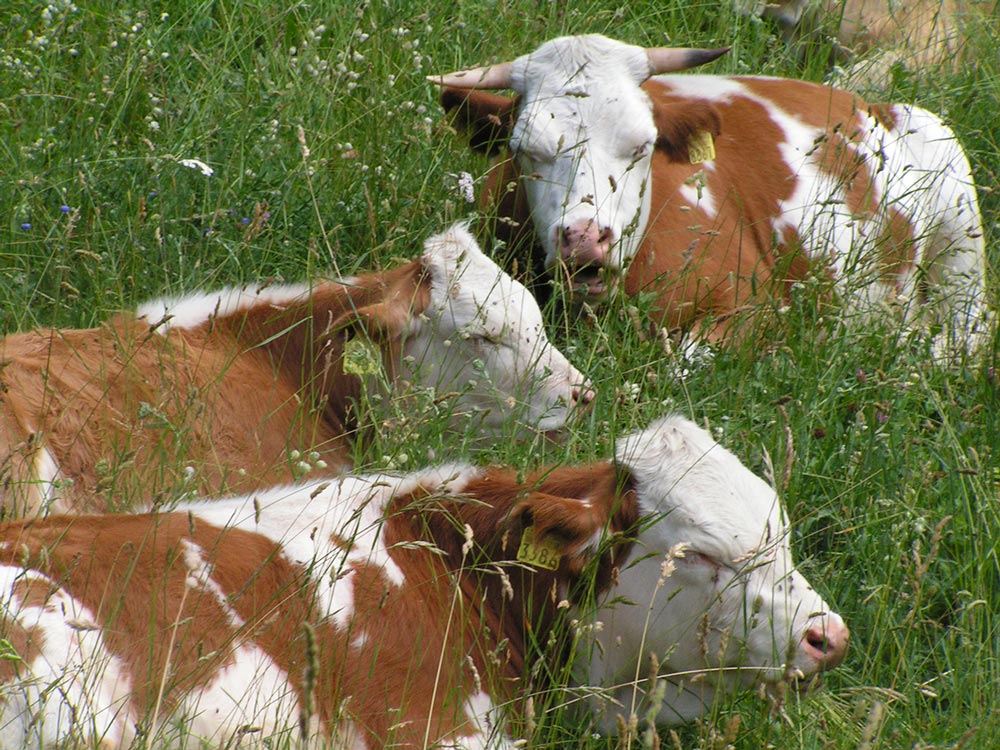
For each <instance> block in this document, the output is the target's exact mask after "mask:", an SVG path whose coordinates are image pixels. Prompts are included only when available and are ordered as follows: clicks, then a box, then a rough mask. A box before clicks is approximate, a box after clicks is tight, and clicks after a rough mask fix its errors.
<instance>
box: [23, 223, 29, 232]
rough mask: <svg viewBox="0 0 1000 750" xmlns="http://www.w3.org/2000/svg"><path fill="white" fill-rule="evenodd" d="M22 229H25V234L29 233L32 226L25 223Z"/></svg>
mask: <svg viewBox="0 0 1000 750" xmlns="http://www.w3.org/2000/svg"><path fill="white" fill-rule="evenodd" d="M21 229H23V230H24V231H25V232H27V231H28V230H29V229H31V224H29V223H28V222H24V223H23V224H22V225H21Z"/></svg>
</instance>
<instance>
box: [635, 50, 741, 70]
mask: <svg viewBox="0 0 1000 750" xmlns="http://www.w3.org/2000/svg"><path fill="white" fill-rule="evenodd" d="M729 50H730V48H729V47H719V48H717V49H692V48H688V47H650V48H649V49H647V50H646V57H647V58H648V59H649V74H650V75H651V76H652V75H656V74H657V73H672V72H674V71H675V70H687V69H688V68H696V67H698V66H699V65H704V64H705V63H710V62H712V60H715V59H716V58H718V57H722V56H723V55H724V54H726V53H727V52H729Z"/></svg>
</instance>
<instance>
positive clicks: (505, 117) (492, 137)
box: [441, 86, 517, 156]
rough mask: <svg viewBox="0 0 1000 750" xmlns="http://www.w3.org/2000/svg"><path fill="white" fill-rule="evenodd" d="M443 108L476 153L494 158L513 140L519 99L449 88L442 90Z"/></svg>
mask: <svg viewBox="0 0 1000 750" xmlns="http://www.w3.org/2000/svg"><path fill="white" fill-rule="evenodd" d="M441 106H442V107H443V108H444V111H445V112H447V113H448V115H449V116H450V118H451V122H452V124H453V125H455V126H456V127H457V128H458V129H459V130H461V131H462V132H464V133H465V134H466V135H468V137H469V145H470V146H472V148H473V149H474V150H476V151H481V152H483V153H485V154H489V155H490V156H494V155H496V154H498V153H500V151H501V150H502V148H503V147H504V146H505V145H506V143H507V140H508V139H509V138H510V131H511V129H512V128H513V126H514V118H515V115H516V109H517V98H516V97H515V98H511V97H507V96H499V95H497V94H491V93H489V92H486V91H475V90H473V91H470V90H468V89H456V88H452V87H450V86H446V87H445V88H444V89H442V90H441Z"/></svg>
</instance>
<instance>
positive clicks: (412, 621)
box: [0, 415, 849, 748]
mask: <svg viewBox="0 0 1000 750" xmlns="http://www.w3.org/2000/svg"><path fill="white" fill-rule="evenodd" d="M668 565H669V566H671V567H672V569H669V570H668V569H667V567H666V566H668ZM595 592H596V595H597V597H599V606H598V605H597V604H596V603H595V599H594V594H595ZM592 618H598V619H600V620H602V621H603V625H604V627H603V630H600V629H598V628H597V627H590V628H585V629H587V630H590V631H592V632H595V633H596V632H599V633H600V636H601V637H602V638H604V639H606V641H607V642H606V644H604V647H603V649H597V648H595V649H593V650H591V649H583V650H581V651H580V652H579V653H578V655H577V658H579V660H580V662H581V665H580V666H581V670H580V672H579V674H580V675H581V679H582V680H583V681H584V682H586V681H592V682H593V687H594V689H593V690H589V691H587V692H591V693H599V694H603V695H604V696H605V698H606V701H605V703H604V704H603V705H604V707H605V708H604V710H605V711H606V712H607V713H608V715H611V714H613V713H614V712H615V711H621V712H625V713H626V715H627V714H628V712H629V711H630V710H634V708H635V707H636V705H637V704H635V703H634V702H633V703H630V700H631V699H630V698H627V697H622V696H623V695H624V694H625V693H628V692H629V690H630V688H629V687H628V686H629V685H630V684H631V685H633V686H634V689H635V690H636V691H637V694H639V695H641V694H642V691H643V690H644V689H645V686H644V685H643V684H642V683H641V681H637V680H636V679H635V676H634V675H633V672H634V669H633V665H635V664H636V663H639V662H641V663H643V664H645V663H646V661H647V659H646V652H647V651H651V652H655V653H656V654H657V655H658V657H659V663H660V665H661V670H662V673H663V675H664V679H667V680H670V681H672V682H674V683H675V686H676V687H678V690H677V691H675V690H670V691H667V693H666V699H665V705H664V708H663V710H662V711H661V713H660V718H661V719H662V720H664V721H665V722H670V723H677V722H679V721H682V720H685V719H689V718H693V717H695V716H697V715H699V714H700V713H701V712H702V711H703V710H704V708H705V707H706V706H708V705H710V704H711V702H712V701H713V700H714V698H713V690H716V689H718V690H720V691H721V690H722V689H723V688H726V687H736V686H739V687H746V686H751V685H753V686H757V685H761V686H766V687H767V689H770V690H772V691H776V692H777V691H779V690H780V688H782V687H784V688H786V689H787V688H788V687H789V686H795V685H807V684H809V683H810V681H811V679H812V678H813V677H814V676H815V675H817V674H818V673H819V672H821V671H823V670H825V669H829V668H832V667H834V666H836V665H837V664H839V663H840V662H841V661H842V660H843V658H844V655H845V652H846V649H847V643H848V638H849V634H848V630H847V627H846V626H845V624H844V622H843V620H842V618H841V617H840V616H839V615H837V614H836V613H834V612H832V611H831V610H830V609H829V607H828V606H827V605H826V604H825V603H824V601H823V599H822V598H821V597H820V595H819V594H818V593H816V592H815V591H814V590H813V589H812V588H811V587H810V586H809V584H808V583H807V581H806V580H805V579H804V578H803V577H802V575H801V574H800V573H798V572H797V571H796V569H795V568H794V566H793V564H792V558H791V554H790V552H789V534H788V526H787V523H786V520H785V518H784V515H783V513H782V510H781V506H780V503H779V501H778V498H777V496H776V495H775V493H774V491H773V490H772V489H771V488H770V487H769V486H768V485H767V484H766V483H765V482H763V481H762V480H761V479H759V478H758V477H757V476H756V475H754V474H753V473H752V472H750V471H749V469H747V468H746V467H745V466H744V465H743V464H742V463H741V462H740V461H739V459H737V458H736V457H735V456H734V455H733V454H732V453H730V452H729V451H728V450H726V449H725V448H723V447H722V446H721V445H719V444H717V443H716V442H715V441H714V440H713V439H712V438H711V437H710V435H709V434H708V433H707V432H705V430H703V429H701V428H699V427H697V426H696V425H694V424H693V423H691V422H690V421H688V420H686V419H684V418H682V417H679V416H673V415H672V416H667V417H663V418H660V419H657V420H655V421H653V422H652V423H651V424H650V425H649V426H647V427H646V428H645V429H642V430H639V431H637V432H634V433H632V434H630V435H627V436H625V437H624V438H622V439H621V440H620V441H619V442H618V444H617V448H616V450H615V455H614V458H613V459H611V460H601V461H596V462H592V463H589V464H581V465H568V464H563V465H559V466H553V467H546V468H543V469H540V470H537V471H535V472H533V473H529V472H525V471H524V470H523V469H521V468H501V467H495V466H494V467H475V466H471V465H466V464H446V465H443V466H437V467H433V468H428V469H424V470H421V471H418V472H414V473H411V474H407V475H393V474H349V475H344V476H341V477H338V478H332V479H329V480H311V481H310V482H307V483H301V484H298V485H293V486H284V487H278V488H270V489H266V490H261V491H259V492H256V493H253V494H250V495H246V496H242V497H232V498H228V499H216V500H211V501H208V500H203V501H188V502H185V503H183V504H181V505H179V506H178V507H177V508H176V509H174V510H173V511H172V512H164V511H159V512H155V511H154V512H150V513H141V514H108V515H69V516H48V517H46V518H36V519H25V520H20V521H12V522H7V523H5V524H0V638H3V639H4V641H3V642H4V643H5V644H9V653H8V654H6V656H5V658H4V659H2V660H0V694H2V695H3V701H2V702H0V747H2V748H14V747H17V748H20V747H25V746H28V745H30V746H33V747H40V748H52V747H62V746H64V743H66V742H67V741H68V740H70V739H73V740H75V741H82V742H85V743H98V742H99V743H101V744H102V746H107V747H124V746H127V745H129V744H130V743H132V742H133V741H134V740H135V739H136V737H137V736H142V737H144V738H145V740H146V741H151V742H152V743H153V744H155V745H156V746H157V747H162V746H205V745H209V746H219V747H222V746H227V747H228V746H233V745H237V744H239V746H241V747H247V746H255V747H256V746H260V747H270V746H274V745H280V746H285V745H288V744H294V743H296V742H298V743H301V746H307V747H312V746H322V747H327V746H336V747H350V748H382V747H388V746H392V747H400V748H418V747H419V748H425V747H451V748H483V747H491V748H513V747H519V746H521V745H522V744H523V741H524V739H525V737H524V732H525V727H526V725H527V721H526V718H527V716H526V714H525V713H523V712H522V709H524V711H527V706H528V700H527V699H528V698H529V697H532V696H534V695H535V692H536V691H544V690H546V689H547V688H559V687H560V686H558V685H552V684H550V683H548V682H547V681H546V680H547V678H546V677H545V676H544V675H546V674H558V673H560V671H561V670H560V669H559V668H558V666H559V665H558V664H555V667H554V668H553V669H552V671H551V672H547V671H546V670H542V672H539V671H538V670H537V669H531V665H532V664H535V663H537V660H538V659H539V658H542V656H540V653H539V646H542V647H544V646H545V645H546V644H549V643H550V642H551V641H552V640H553V639H554V640H555V642H559V638H558V637H557V634H558V632H559V631H560V630H562V631H563V632H565V628H567V627H569V628H573V627H580V623H582V622H584V621H585V620H586V621H591V620H592ZM590 624H591V625H594V624H595V623H593V622H592V621H591V622H590ZM543 656H544V657H545V658H554V659H556V660H557V661H558V660H561V659H571V658H573V657H572V654H569V653H568V652H566V651H564V650H563V649H562V648H556V649H555V654H554V655H553V654H545V653H544V652H543ZM567 665H568V663H567ZM695 672H697V673H698V674H699V675H700V677H701V678H702V679H698V678H696V677H695ZM643 675H645V671H643ZM623 686H626V687H623ZM601 688H607V690H602V689H601ZM616 696H618V697H616ZM675 701H676V703H675ZM199 743H203V744H199ZM324 743H328V744H324Z"/></svg>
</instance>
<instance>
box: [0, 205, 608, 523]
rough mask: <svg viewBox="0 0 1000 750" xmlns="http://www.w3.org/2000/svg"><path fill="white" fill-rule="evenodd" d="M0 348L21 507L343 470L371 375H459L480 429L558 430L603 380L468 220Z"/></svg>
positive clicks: (232, 486)
mask: <svg viewBox="0 0 1000 750" xmlns="http://www.w3.org/2000/svg"><path fill="white" fill-rule="evenodd" d="M352 347H353V348H352ZM345 348H346V350H347V351H348V354H347V358H348V360H349V364H348V365H346V366H345V364H344V361H345ZM0 360H2V365H0V388H2V393H0V479H2V485H0V508H2V509H3V511H4V512H5V513H7V514H8V517H10V515H32V514H35V513H37V512H39V511H41V510H46V509H48V510H52V511H68V510H83V509H89V510H103V509H104V508H106V507H108V506H107V505H106V503H108V502H109V499H110V497H111V496H112V495H114V496H115V497H116V498H118V499H119V502H120V499H121V497H122V496H123V495H124V496H126V497H133V496H135V497H138V498H143V499H149V498H152V497H154V496H155V495H156V493H157V492H159V491H161V490H162V491H163V492H164V493H167V494H168V497H170V496H171V495H170V494H169V493H172V492H173V493H178V492H182V493H183V492H187V493H191V492H199V493H201V494H212V493H216V494H217V493H219V492H223V491H227V492H228V491H246V490H250V489H253V488H256V487H261V486H266V485H273V484H277V483H280V482H287V481H291V480H292V479H293V478H294V477H295V475H296V473H300V472H301V470H302V469H305V468H309V467H312V468H313V470H314V471H316V472H317V473H318V474H323V473H326V474H330V473H337V472H339V471H341V470H343V468H344V467H345V466H348V465H349V463H350V457H351V442H352V439H353V437H354V435H355V432H356V430H357V427H358V423H357V418H358V415H357V411H356V409H355V403H356V401H357V400H358V399H359V396H360V394H361V392H362V389H363V388H367V389H369V391H370V393H369V395H372V397H373V398H374V394H376V393H383V392H385V395H389V393H390V391H392V395H394V396H395V395H400V394H402V393H405V392H407V388H406V387H404V384H406V385H407V386H412V387H413V388H423V389H431V388H433V389H436V392H437V394H438V396H439V398H441V399H445V397H446V396H447V394H449V393H451V394H453V397H452V398H451V400H450V401H449V404H450V405H451V406H452V407H453V415H452V416H453V419H454V421H455V423H456V425H459V426H460V427H461V429H463V431H466V430H475V429H477V428H479V427H484V428H486V429H489V430H499V429H500V428H501V427H502V426H503V425H504V424H509V423H510V422H511V421H512V420H519V421H520V423H521V424H522V426H523V427H524V428H526V429H537V430H543V431H549V430H554V429H557V428H560V427H562V426H563V424H564V423H565V421H566V419H567V417H568V415H569V414H570V413H571V407H573V406H574V405H575V402H577V401H581V400H582V401H589V400H590V399H591V398H592V396H593V394H592V393H591V391H590V390H589V389H588V388H587V387H586V385H585V380H584V377H583V376H582V375H581V374H580V373H579V372H578V371H577V370H576V369H575V368H574V367H573V366H572V365H571V364H570V363H569V362H568V361H567V360H566V358H565V357H564V356H563V355H562V354H561V353H560V352H559V351H558V350H557V349H556V348H555V347H553V346H552V345H551V344H550V343H549V341H548V339H547V337H546V335H545V330H544V327H543V323H542V317H541V312H540V311H539V308H538V305H537V303H536V302H535V300H534V299H533V298H532V296H531V295H530V294H529V293H528V292H527V290H525V289H524V287H523V286H522V285H521V284H520V283H518V282H516V281H514V280H512V279H511V278H510V277H509V276H507V275H506V274H504V273H503V272H502V271H501V270H500V269H499V268H498V267H497V266H496V264H495V263H493V261H491V260H490V259H489V258H487V257H486V256H485V255H484V254H483V253H482V252H481V251H480V249H479V247H478V245H477V244H476V243H475V240H474V239H473V238H472V236H471V235H470V234H469V233H468V231H467V230H466V229H465V227H464V226H462V225H456V226H454V227H452V228H451V229H450V230H449V231H447V232H445V233H443V234H440V235H437V236H435V237H432V238H431V239H430V240H428V241H427V243H426V245H425V252H424V255H423V257H421V258H420V259H418V260H414V261H412V262H410V263H408V264H405V265H402V266H400V267H398V268H395V269H392V270H389V271H384V272H377V273H367V274H362V275H359V276H355V277H352V278H348V279H345V280H342V281H321V282H317V283H314V284H312V285H300V286H280V287H278V286H270V287H262V288H258V289H227V290H224V291H221V292H214V293H210V294H201V295H195V296H191V297H186V298H181V299H175V300H160V301H157V302H152V303H149V304H146V305H143V306H142V307H140V308H139V310H138V312H137V313H134V314H133V313H125V314H121V315H118V316H116V317H114V318H112V319H111V320H110V321H108V322H107V323H106V324H104V325H102V326H101V327H99V328H94V329H90V330H60V329H43V330H36V331H32V332H29V333H19V334H14V335H11V336H8V337H7V338H5V339H3V340H0ZM363 379H364V383H363ZM393 389H394V390H393ZM443 408H444V407H442V409H443ZM303 462H305V463H304V465H302V466H300V464H303Z"/></svg>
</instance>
